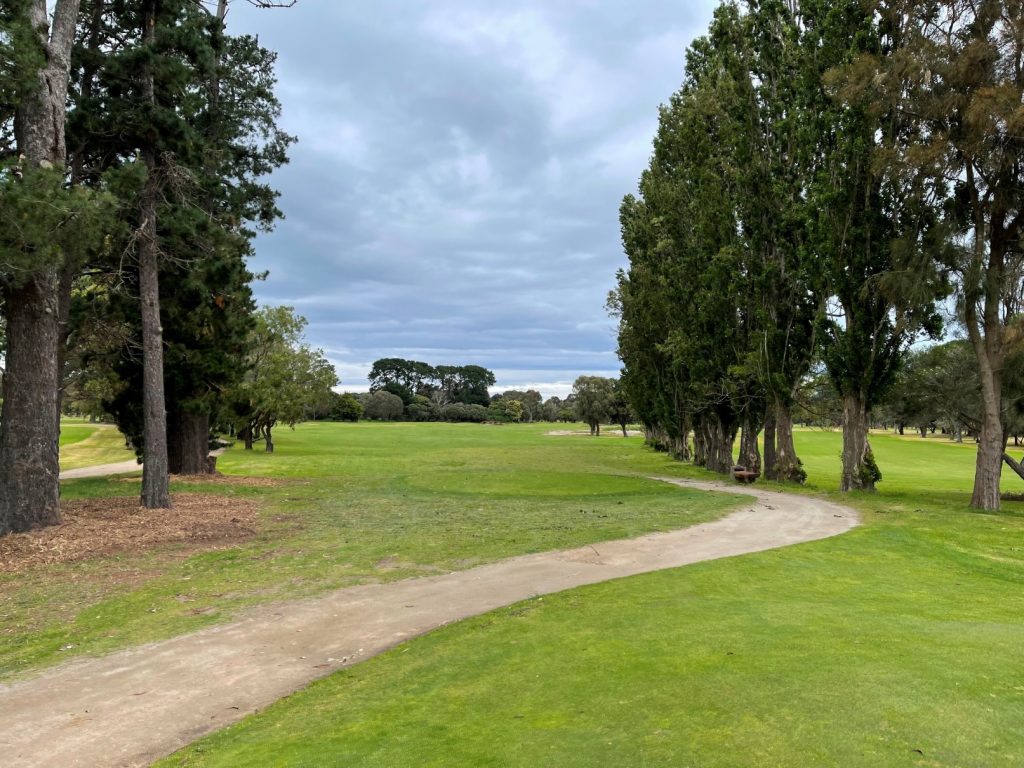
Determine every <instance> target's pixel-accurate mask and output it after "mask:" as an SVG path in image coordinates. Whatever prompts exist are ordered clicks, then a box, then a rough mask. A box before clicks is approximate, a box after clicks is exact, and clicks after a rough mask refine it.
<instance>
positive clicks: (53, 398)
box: [0, 0, 80, 535]
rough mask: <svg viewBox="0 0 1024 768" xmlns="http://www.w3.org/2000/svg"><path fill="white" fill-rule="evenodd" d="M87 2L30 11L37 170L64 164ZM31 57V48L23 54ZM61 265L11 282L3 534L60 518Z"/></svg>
mask: <svg viewBox="0 0 1024 768" xmlns="http://www.w3.org/2000/svg"><path fill="white" fill-rule="evenodd" d="M79 3H80V0H57V2H56V4H55V5H54V9H53V26H52V29H51V26H50V22H49V19H48V17H47V3H46V0H31V2H30V3H28V4H27V6H26V7H25V9H24V13H25V14H27V20H28V22H29V24H30V28H31V29H33V30H34V31H35V32H36V35H37V39H36V41H35V42H38V44H39V45H40V46H41V48H42V50H43V51H45V56H46V58H45V63H44V65H43V67H42V68H41V69H40V70H39V72H38V76H37V78H35V82H34V83H33V84H32V86H30V87H28V88H26V89H25V90H23V91H21V92H20V93H19V94H18V96H19V97H20V98H19V104H18V107H17V110H16V112H15V116H14V129H15V137H16V140H17V146H18V151H19V153H20V154H21V155H23V156H24V158H25V159H24V163H25V164H26V165H27V166H29V167H31V168H63V167H64V164H65V160H66V149H65V145H64V126H65V117H66V109H67V104H66V101H67V90H68V71H69V67H70V61H71V46H72V44H73V42H74V34H75V24H76V21H77V18H78V10H79ZM19 52H20V53H24V54H27V53H28V51H19ZM58 269H59V266H58V265H57V264H51V265H40V270H39V272H38V273H37V274H35V275H33V276H32V277H30V278H28V279H27V280H25V281H24V282H19V284H17V285H14V284H10V285H7V286H5V287H4V290H3V293H4V301H5V314H6V319H7V352H6V359H5V365H6V374H5V376H4V402H3V408H2V420H3V422H2V425H0V535H3V534H4V533H8V532H10V531H25V530H29V529H31V528H35V527H40V526H45V525H53V524H55V523H58V522H60V479H59V478H60V467H59V465H58V447H57V446H58V444H59V442H60V404H59V403H60V398H59V395H58V389H59V387H60V373H59V363H58V353H59V350H58V338H59V328H58V319H59V309H60V308H59V306H58V298H57V297H58V287H59V278H58Z"/></svg>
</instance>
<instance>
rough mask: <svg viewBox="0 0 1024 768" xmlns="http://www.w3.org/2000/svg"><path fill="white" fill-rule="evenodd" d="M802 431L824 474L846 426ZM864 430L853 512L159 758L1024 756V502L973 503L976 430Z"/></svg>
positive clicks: (366, 679)
mask: <svg viewBox="0 0 1024 768" xmlns="http://www.w3.org/2000/svg"><path fill="white" fill-rule="evenodd" d="M562 439H565V440H568V442H567V443H565V445H567V446H568V447H570V448H571V449H572V450H581V451H583V453H581V456H585V455H586V453H585V450H587V449H588V448H587V447H585V446H584V444H583V443H582V442H580V441H579V440H577V439H576V438H562ZM797 445H798V449H799V450H800V452H801V456H802V457H803V458H804V461H805V465H806V467H807V469H808V471H809V472H810V474H811V477H812V479H813V480H814V481H815V482H816V483H817V488H814V487H812V488H810V489H808V491H807V492H816V491H819V492H820V491H821V490H822V489H823V488H826V489H827V488H831V487H833V486H834V485H835V484H836V483H837V481H838V466H837V465H838V451H839V436H838V434H834V433H823V432H800V433H798V435H797ZM873 446H874V449H875V453H876V456H877V457H878V460H879V464H880V465H881V468H882V471H883V473H884V474H885V481H884V482H883V484H882V485H881V486H880V487H881V491H880V492H879V493H877V494H874V495H868V494H861V495H854V496H850V497H844V498H846V499H847V500H848V501H849V502H850V503H852V504H854V505H855V506H857V507H858V508H859V509H860V510H861V512H862V515H863V518H864V526H863V527H862V528H860V529H857V530H856V531H854V532H852V533H849V534H847V535H844V536H841V537H838V538H834V539H829V540H826V541H821V542H815V543H811V544H806V545H801V546H796V547H790V548H787V549H783V550H777V551H773V552H765V553H761V554H756V555H749V556H745V557H741V558H731V559H727V560H721V561H716V562H710V563H704V564H699V565H695V566H689V567H687V568H683V569H678V570H673V571H665V572H661V573H655V574H649V575H645V576H639V577H634V578H630V579H623V580H620V581H615V582H610V583H606V584H600V585H596V586H592V587H586V588H582V589H577V590H572V591H569V592H564V593H561V594H559V595H554V596H550V597H546V598H542V599H535V600H531V601H528V602H526V603H522V604H520V605H516V606H513V607H511V608H507V609H503V610H499V611H496V612H493V613H490V614H488V615H486V616H483V617H479V618H476V619H472V620H469V621H466V622H462V623H460V624H458V625H455V626H452V627H448V628H445V629H443V630H439V631H437V632H434V633H432V634H430V635H428V636H426V637H423V638H420V639H417V640H414V641H411V642H409V643H406V644H404V645H402V646H400V647H398V648H396V649H394V650H393V651H391V652H389V653H387V654H384V655H382V656H380V657H377V658H375V659H372V660H370V661H368V662H366V663H363V664H360V665H358V666H356V667H353V668H351V669H349V670H345V671H343V672H340V673H338V674H335V675H333V676H331V677H329V678H327V679H325V680H323V681H321V682H319V683H316V684H314V685H312V686H310V687H309V688H308V689H307V690H305V691H303V692H300V693H298V694H296V695H294V696H291V697H288V698H287V699H285V700H283V701H282V702H279V703H278V704H276V705H274V706H272V707H271V708H269V709H268V710H267V711H265V712H263V713H260V714H258V715H256V716H254V717H251V718H248V719H246V720H245V721H243V722H242V723H240V724H239V725H237V726H235V727H232V728H230V729H227V730H226V731H223V732H221V733H218V734H215V735H214V736H212V737H210V738H207V739H204V740H202V741H200V742H198V743H197V744H195V745H193V746H192V747H191V748H189V749H187V750H185V751H183V752H181V753H179V754H178V755H176V756H174V757H172V758H169V759H167V760H166V761H164V762H162V763H161V765H163V766H178V765H187V766H262V765H275V766H331V765H345V766H379V765H395V766H399V765H416V766H430V765H437V766H442V765H443V766H474V767H475V766H534V765H557V766H595V765H616V766H800V765H808V766H811V765H813V766H844V767H845V766H865V767H867V766H979V767H981V766H986V767H988V766H1019V765H1021V764H1024V731H1022V729H1021V726H1020V724H1021V722H1024V504H1020V503H1009V504H1006V508H1005V509H1004V510H1003V512H1001V513H999V514H983V513H977V512H972V511H970V510H969V509H968V508H967V507H966V504H967V500H968V499H969V490H970V480H971V477H972V472H973V459H974V453H973V449H972V447H971V446H953V445H947V444H945V443H941V442H939V441H934V440H928V441H921V440H911V439H898V438H895V437H891V436H887V435H877V436H875V437H874V438H873ZM631 450H633V451H636V452H637V453H638V454H641V455H642V449H641V448H640V447H639V446H638V445H636V443H633V444H632V446H631ZM583 460H584V461H585V459H583ZM688 471H692V470H688ZM1015 485H1017V486H1019V485H1021V484H1020V481H1019V480H1018V479H1016V478H1008V479H1007V487H1008V489H1010V488H1013V487H1014V486H1015ZM836 496H838V494H836Z"/></svg>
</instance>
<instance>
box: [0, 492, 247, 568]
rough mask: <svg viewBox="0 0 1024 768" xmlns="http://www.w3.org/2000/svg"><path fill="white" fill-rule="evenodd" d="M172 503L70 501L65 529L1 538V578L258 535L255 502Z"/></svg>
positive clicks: (193, 497)
mask: <svg viewBox="0 0 1024 768" xmlns="http://www.w3.org/2000/svg"><path fill="white" fill-rule="evenodd" d="M172 504H173V506H172V508H171V509H170V510H147V509H143V508H141V507H140V506H139V502H138V498H136V497H134V496H132V497H117V498H105V499H82V500H80V501H72V502H66V503H65V504H64V505H63V513H64V522H62V523H61V524H60V525H56V526H53V527H51V528H44V529H42V530H38V531H30V532H28V533H18V534H12V535H10V536H5V537H3V538H0V573H17V572H21V571H26V570H29V569H31V568H34V567H37V566H41V565H51V564H54V563H70V562H75V561H78V560H85V559H88V558H91V557H98V556H101V555H109V554H114V553H116V552H140V551H145V550H149V549H153V548H155V547H157V546H160V545H164V544H186V545H189V547H190V548H196V549H203V550H209V549H216V548H218V547H220V546H223V545H226V544H233V543H236V542H238V541H242V540H245V539H249V538H252V537H253V536H255V535H256V526H257V512H258V505H257V504H256V503H255V502H254V501H252V500H249V499H244V498H232V497H226V496H215V495H213V494H208V493H176V494H173V495H172Z"/></svg>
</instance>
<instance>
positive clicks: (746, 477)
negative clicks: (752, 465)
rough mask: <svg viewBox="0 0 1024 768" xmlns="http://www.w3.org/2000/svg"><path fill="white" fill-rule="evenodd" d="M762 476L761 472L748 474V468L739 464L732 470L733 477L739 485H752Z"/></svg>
mask: <svg viewBox="0 0 1024 768" xmlns="http://www.w3.org/2000/svg"><path fill="white" fill-rule="evenodd" d="M760 476H761V473H760V472H748V471H747V468H746V467H744V466H742V465H741V464H737V465H736V466H734V467H733V468H732V477H733V479H734V480H735V481H736V482H738V483H752V482H754V481H755V480H757V478H759V477H760Z"/></svg>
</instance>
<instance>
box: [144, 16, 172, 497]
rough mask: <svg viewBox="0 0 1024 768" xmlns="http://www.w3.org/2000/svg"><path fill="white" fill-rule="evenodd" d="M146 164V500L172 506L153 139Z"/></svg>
mask: <svg viewBox="0 0 1024 768" xmlns="http://www.w3.org/2000/svg"><path fill="white" fill-rule="evenodd" d="M155 5H156V4H155V2H153V0H149V1H148V2H146V3H145V5H144V8H145V10H144V13H143V17H142V18H143V41H144V43H145V44H146V46H147V47H150V48H151V47H152V46H153V45H154V42H155V34H156V29H155V26H156V7H155ZM142 90H143V96H144V98H146V99H147V100H148V101H149V102H150V103H153V102H155V95H154V82H153V71H152V67H151V65H149V64H147V65H146V69H145V71H144V73H143V82H142ZM142 157H143V162H145V164H146V171H147V177H146V185H145V187H144V188H143V191H142V197H141V200H140V201H139V208H140V211H139V215H140V221H139V231H138V242H139V246H138V253H139V299H140V302H141V305H142V306H141V309H142V408H143V429H142V432H143V465H142V499H141V501H142V506H143V507H145V508H146V509H168V508H169V507H170V506H171V496H170V490H169V480H168V476H167V470H168V462H167V412H166V405H165V401H164V344H163V329H162V328H161V325H160V263H159V250H158V247H157V224H156V216H157V203H158V200H159V194H160V189H159V181H158V179H157V173H158V169H157V153H156V149H155V147H154V146H153V143H152V141H150V142H149V144H148V146H146V147H143V150H142Z"/></svg>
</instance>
